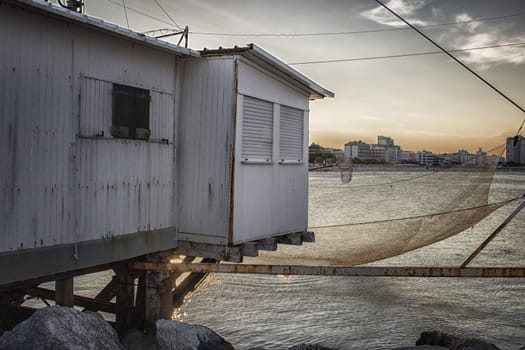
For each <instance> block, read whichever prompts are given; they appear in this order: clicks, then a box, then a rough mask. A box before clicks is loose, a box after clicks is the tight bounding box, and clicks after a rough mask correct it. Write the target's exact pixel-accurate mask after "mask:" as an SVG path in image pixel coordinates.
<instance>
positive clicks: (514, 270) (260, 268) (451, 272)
mask: <svg viewBox="0 0 525 350" xmlns="http://www.w3.org/2000/svg"><path fill="white" fill-rule="evenodd" d="M130 267H131V268H133V269H137V270H163V271H178V272H197V273H210V272H215V273H245V274H266V275H318V276H361V277H471V278H479V277H486V278H523V277H525V267H423V266H413V267H406V266H403V267H394V266H353V267H348V266H301V265H253V264H251V265H250V264H202V263H201V264H193V263H188V264H184V263H183V264H160V263H149V262H134V263H132V264H131V266H130Z"/></svg>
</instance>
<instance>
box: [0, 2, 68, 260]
mask: <svg viewBox="0 0 525 350" xmlns="http://www.w3.org/2000/svg"><path fill="white" fill-rule="evenodd" d="M53 24H54V25H50V24H48V23H47V22H45V21H43V20H41V19H40V18H38V17H35V16H33V15H29V14H27V13H25V12H23V11H21V10H18V9H13V8H11V7H10V6H7V5H3V6H2V7H1V10H0V32H1V33H2V34H1V35H0V251H9V250H15V249H21V248H32V247H40V246H44V245H51V244H55V243H59V242H63V241H67V240H68V235H69V233H70V231H69V229H70V227H69V225H68V224H69V221H68V217H69V216H70V214H71V213H70V208H71V202H70V197H69V196H68V193H69V187H70V186H71V183H70V181H69V163H70V162H69V159H70V158H69V152H70V145H71V144H72V143H73V142H74V141H75V133H74V127H75V123H74V117H73V103H74V101H73V96H72V93H71V86H72V84H73V79H72V74H73V68H72V60H71V51H72V43H71V37H70V35H69V28H68V26H67V25H66V24H63V23H59V22H56V23H53Z"/></svg>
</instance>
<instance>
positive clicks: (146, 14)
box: [105, 0, 173, 26]
mask: <svg viewBox="0 0 525 350" xmlns="http://www.w3.org/2000/svg"><path fill="white" fill-rule="evenodd" d="M105 1H107V2H110V3H112V4H115V5H118V6H123V5H122V4H121V3H119V2H117V1H115V0H105ZM126 8H127V9H128V10H129V11H131V12H135V13H138V14H139V15H142V16H144V17H148V18H151V19H154V20H155V21H157V22H160V23H164V24H167V25H169V26H171V25H173V23H171V22H168V21H165V20H163V19H162V18H159V17H155V16H152V15H150V14H149V13H146V12H142V11H140V10H137V9H135V8H133V7H129V6H126Z"/></svg>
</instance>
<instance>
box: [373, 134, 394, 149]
mask: <svg viewBox="0 0 525 350" xmlns="http://www.w3.org/2000/svg"><path fill="white" fill-rule="evenodd" d="M377 144H378V145H381V146H387V147H392V146H394V139H393V138H391V137H390V136H381V135H379V136H377Z"/></svg>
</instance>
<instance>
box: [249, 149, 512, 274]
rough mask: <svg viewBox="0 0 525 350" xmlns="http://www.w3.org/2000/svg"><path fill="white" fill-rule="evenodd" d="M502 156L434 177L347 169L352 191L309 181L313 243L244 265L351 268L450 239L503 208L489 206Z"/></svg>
mask: <svg viewBox="0 0 525 350" xmlns="http://www.w3.org/2000/svg"><path fill="white" fill-rule="evenodd" d="M503 150H504V146H501V147H498V148H497V149H494V150H491V151H489V152H490V153H489V154H488V155H487V154H484V153H481V152H480V153H478V155H477V156H476V157H473V158H471V159H469V160H466V161H464V162H462V163H460V164H455V165H452V164H450V162H449V164H448V165H447V164H446V163H443V164H441V165H440V166H439V167H437V166H436V167H434V168H433V169H432V168H431V169H428V168H427V169H422V168H421V167H413V168H412V169H411V170H407V169H408V167H401V166H399V167H395V166H391V167H390V168H389V169H386V168H372V169H369V168H368V169H367V170H368V171H366V170H365V171H363V170H360V171H359V172H357V170H356V169H354V176H353V179H352V182H351V183H348V182H349V181H343V183H341V180H340V179H338V178H337V177H336V176H333V181H332V182H330V181H328V184H327V180H326V178H323V183H322V185H319V184H316V183H315V181H316V180H315V179H314V180H313V181H314V182H313V183H311V186H310V201H311V202H310V206H311V207H317V208H318V207H323V212H324V215H323V216H322V217H316V220H315V222H310V225H311V227H310V230H312V231H315V233H316V242H315V243H313V244H304V245H303V246H300V247H298V246H286V245H280V246H279V249H278V250H277V251H275V252H266V251H261V252H260V255H259V257H258V258H254V259H246V262H250V263H264V264H294V265H298V264H300V265H345V266H352V265H357V264H363V263H368V262H373V261H376V260H381V259H384V258H388V257H392V256H395V255H399V254H402V253H405V252H408V251H410V250H413V249H416V248H420V247H423V246H426V245H429V244H432V243H434V242H437V241H440V240H443V239H445V238H448V237H451V236H453V235H455V234H457V233H460V232H462V231H464V230H465V229H467V228H469V227H471V226H474V225H475V224H476V223H478V222H479V221H481V220H482V219H484V218H485V217H487V216H488V215H489V214H491V213H492V212H493V211H494V210H496V209H498V208H499V207H501V206H502V205H504V204H505V203H507V202H509V201H500V202H493V203H489V190H490V185H491V182H492V178H493V175H494V172H495V168H496V166H497V164H498V161H499V159H500V156H501V154H502V153H503ZM345 179H346V177H345ZM344 182H347V183H344ZM342 208H346V209H344V210H343V209H342ZM310 214H312V213H310ZM310 216H312V215H310Z"/></svg>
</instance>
